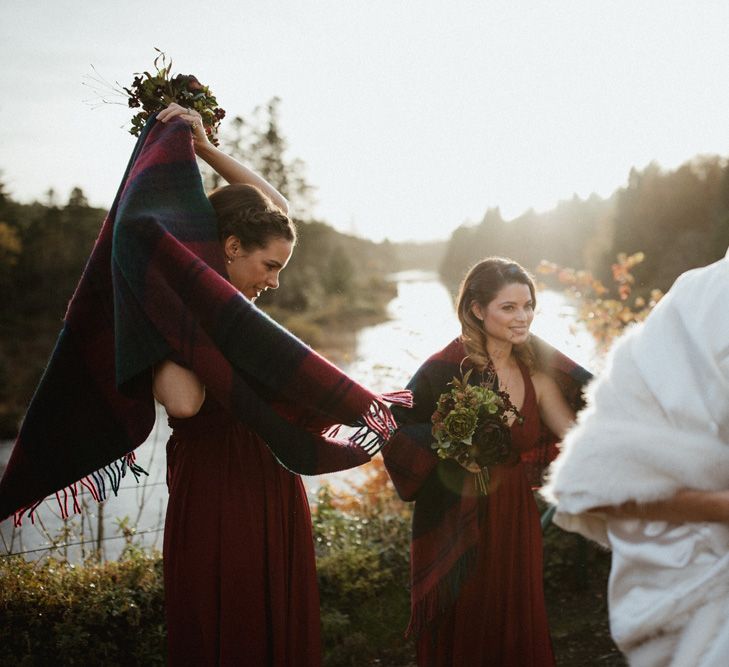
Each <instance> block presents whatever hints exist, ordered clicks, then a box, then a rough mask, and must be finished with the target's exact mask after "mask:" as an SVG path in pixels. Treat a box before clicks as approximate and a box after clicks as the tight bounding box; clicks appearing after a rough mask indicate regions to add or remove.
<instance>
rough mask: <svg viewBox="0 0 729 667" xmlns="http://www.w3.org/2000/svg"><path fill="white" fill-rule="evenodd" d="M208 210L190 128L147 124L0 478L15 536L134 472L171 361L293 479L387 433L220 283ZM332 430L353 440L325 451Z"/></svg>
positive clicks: (398, 398) (344, 460)
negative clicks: (156, 386)
mask: <svg viewBox="0 0 729 667" xmlns="http://www.w3.org/2000/svg"><path fill="white" fill-rule="evenodd" d="M224 276H225V269H224V265H223V254H222V251H221V246H220V241H219V238H218V232H217V223H216V218H215V213H214V210H213V209H212V206H211V205H210V203H209V201H208V199H207V197H206V195H205V192H204V190H203V186H202V181H201V177H200V171H199V169H198V167H197V163H196V161H195V154H194V151H193V146H192V137H191V133H190V129H189V127H188V126H187V124H185V123H184V122H182V121H179V120H175V121H172V122H169V123H167V124H165V123H161V122H156V120H155V119H154V118H153V119H151V120H150V122H149V123H148V125H147V127H146V128H145V130H144V132H143V133H142V135H141V136H140V138H139V140H138V142H137V145H136V147H135V149H134V152H133V154H132V157H131V160H130V162H129V165H128V167H127V170H126V173H125V175H124V179H123V181H122V184H121V187H120V189H119V191H118V193H117V195H116V198H115V200H114V203H113V205H112V208H111V210H110V212H109V214H108V216H107V218H106V220H105V221H104V223H103V225H102V228H101V231H100V234H99V237H98V239H97V241H96V243H95V245H94V249H93V251H92V254H91V256H90V258H89V260H88V262H87V265H86V267H85V269H84V272H83V275H82V277H81V280H80V282H79V284H78V286H77V288H76V291H75V293H74V295H73V297H72V299H71V301H70V304H69V306H68V310H67V313H66V316H65V319H64V324H63V328H62V331H61V333H60V336H59V338H58V341H57V343H56V347H55V349H54V352H53V354H52V357H51V359H50V362H49V364H48V366H47V368H46V370H45V373H44V375H43V377H42V379H41V382H40V384H39V386H38V388H37V389H36V393H35V395H34V397H33V399H32V401H31V404H30V406H29V408H28V411H27V413H26V416H25V418H24V420H23V423H22V425H21V429H20V432H19V434H18V438H17V440H16V442H15V446H14V448H13V451H12V454H11V458H10V460H9V462H8V466H7V469H6V470H5V474H4V476H3V478H2V481H0V519H4V518H6V517H8V516H10V515H11V514H13V513H15V521H16V524H19V523H20V521H21V518H22V517H23V515H24V514H28V515H29V516H30V517H31V519H33V512H34V510H35V508H36V507H37V506H38V505H39V504H40V502H41V501H42V499H43V498H45V497H46V496H48V495H50V494H53V493H55V494H56V497H57V499H58V502H59V504H60V506H61V513H62V515H63V516H68V514H69V512H71V511H79V510H80V508H79V503H78V500H77V496H78V493H79V491H80V490H81V486H83V487H85V488H87V489H88V490H89V491H90V492H91V494H92V495H93V497H94V498H95V499H97V500H100V499H103V498H105V497H106V493H107V488H108V487H111V489H112V490H114V492H116V490H117V489H118V486H119V481H120V479H121V478H122V477H123V476H124V475H125V474H126V473H127V471H131V472H132V473H133V474H134V475H135V477H136V476H138V475H139V474H140V472H144V471H142V470H141V469H140V468H139V467H138V466H137V465H136V464H135V462H134V449H135V448H136V447H137V446H138V445H140V444H141V443H142V442H143V441H144V440H145V439H146V437H147V436H148V434H149V433H150V431H151V429H152V426H153V424H154V421H155V404H154V399H153V397H152V379H153V368H154V366H155V364H158V363H159V362H161V361H162V360H164V359H173V360H175V361H177V362H178V363H180V364H182V365H184V366H186V367H188V368H190V369H192V370H193V371H194V372H195V373H197V375H198V376H199V377H200V378H201V380H202V381H203V382H204V384H205V385H206V387H207V390H208V391H209V392H211V393H212V395H213V396H214V398H215V399H216V400H217V401H218V402H219V403H221V404H222V405H223V406H224V407H225V408H226V409H228V410H229V411H230V412H232V413H233V414H234V415H236V416H237V417H238V418H239V419H240V420H241V421H243V422H245V423H247V424H249V425H250V426H251V427H252V428H253V429H255V430H256V431H257V432H258V434H259V435H260V436H261V437H262V438H263V439H264V440H265V441H266V442H267V443H268V445H269V447H270V448H271V450H272V451H273V453H274V454H275V456H276V457H277V459H278V460H279V461H280V462H281V463H282V464H283V465H284V466H286V467H287V468H289V469H290V470H292V471H294V472H297V473H302V474H306V475H315V474H320V473H324V472H331V471H336V470H344V469H347V468H351V467H354V466H358V465H360V464H362V463H364V462H366V461H368V460H369V458H370V456H371V455H372V454H373V453H374V452H375V451H377V450H378V449H379V447H381V446H382V444H384V442H385V441H386V440H387V438H389V437H390V435H391V434H392V432H393V431H394V428H395V422H394V420H393V418H392V414H391V413H390V411H389V409H388V407H387V406H386V405H385V404H384V403H383V400H389V401H391V402H394V403H397V402H404V403H406V404H407V403H408V402H409V394H408V393H407V392H395V393H393V394H388V395H382V396H378V395H375V394H373V393H372V392H370V391H368V390H367V389H366V388H364V387H362V386H361V385H359V384H357V383H356V382H354V381H353V380H352V379H351V378H349V377H348V376H347V375H345V374H344V373H342V372H341V371H340V370H339V369H337V368H336V367H335V366H333V365H332V364H330V363H329V362H328V361H326V360H325V359H324V358H322V357H321V356H319V355H318V354H316V353H315V352H314V351H313V350H311V349H310V348H309V347H307V346H306V345H304V344H303V343H302V342H300V341H299V340H298V339H296V338H295V337H294V336H293V335H291V334H290V333H289V332H288V331H286V330H285V329H283V328H282V327H280V326H279V325H278V324H276V323H275V322H274V321H273V320H272V319H270V318H269V317H267V316H266V315H265V314H264V313H263V312H262V311H260V310H259V309H257V308H256V307H255V306H254V305H253V304H252V303H251V302H250V301H248V300H247V299H246V298H245V297H243V296H242V295H241V294H240V293H239V292H238V291H237V290H236V289H235V288H234V287H233V286H232V285H231V284H230V283H229V282H228V280H227V279H226V278H225V277H224ZM339 424H347V425H352V426H356V427H358V428H357V430H355V431H354V433H353V435H351V436H350V437H349V438H346V439H345V438H337V437H336V435H337V433H338V426H337V425H339Z"/></svg>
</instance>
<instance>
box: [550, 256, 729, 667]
mask: <svg viewBox="0 0 729 667" xmlns="http://www.w3.org/2000/svg"><path fill="white" fill-rule="evenodd" d="M682 488H694V489H705V490H719V489H729V259H724V260H721V261H719V262H716V263H715V264H712V265H710V266H707V267H704V268H701V269H695V270H693V271H689V272H687V273H685V274H683V275H682V276H681V277H680V278H679V279H678V280H677V281H676V283H675V284H674V286H673V287H672V288H671V290H670V291H669V293H668V294H667V295H666V296H665V297H664V298H663V300H662V301H661V302H660V303H659V304H658V306H657V307H656V308H655V309H654V311H653V312H652V313H651V315H650V316H649V317H648V319H647V320H646V322H645V323H643V324H642V325H638V326H635V327H633V328H632V330H630V331H629V332H628V333H627V334H626V335H625V336H624V337H623V338H622V339H621V340H620V341H619V342H618V343H617V344H616V345H615V346H614V348H613V351H612V352H611V354H610V357H609V359H608V362H607V365H606V368H605V371H604V373H602V374H601V375H600V377H599V378H598V379H596V380H595V381H593V383H592V384H591V385H590V387H589V388H588V401H587V407H586V408H585V409H584V410H583V411H582V412H581V413H580V415H579V417H578V420H577V424H576V426H575V427H574V428H573V429H572V430H571V431H570V432H569V433H568V434H567V436H566V438H565V440H564V443H563V450H562V453H561V454H560V456H559V457H558V458H557V460H556V461H555V462H554V463H553V465H552V467H551V469H550V474H549V479H548V483H547V485H546V486H545V487H544V489H543V491H542V494H543V495H544V497H545V498H546V499H547V500H548V501H549V502H551V503H553V504H555V505H556V506H557V512H556V514H555V519H554V521H555V523H557V524H558V525H559V526H561V527H563V528H565V529H566V530H570V531H575V532H579V533H582V534H583V535H585V536H586V537H589V538H591V539H593V540H595V541H597V542H599V543H601V544H603V545H605V546H610V547H611V548H612V550H613V565H612V571H611V574H610V590H609V600H610V623H611V630H612V633H613V637H614V638H615V640H616V643H617V644H618V646H619V647H620V648H621V649H622V650H623V651H624V652H625V653H626V654H627V655H628V657H629V659H630V661H631V664H632V665H640V666H643V665H676V666H683V665H691V666H692V667H693V666H694V665H702V666H709V665H711V666H713V665H727V664H729V527H726V526H724V525H722V524H716V523H714V524H709V523H702V524H685V525H681V526H677V525H674V524H667V523H663V522H647V521H638V520H626V519H608V518H607V517H606V516H604V515H602V514H599V513H589V512H588V510H590V509H592V508H595V507H599V506H606V505H618V504H621V503H623V502H626V501H630V500H636V501H644V502H645V501H651V500H659V499H662V498H667V497H669V496H671V495H673V494H674V493H675V492H676V491H678V490H679V489H682ZM719 647H720V648H719Z"/></svg>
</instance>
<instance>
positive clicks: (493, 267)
mask: <svg viewBox="0 0 729 667" xmlns="http://www.w3.org/2000/svg"><path fill="white" fill-rule="evenodd" d="M513 283H521V284H522V285H526V286H527V287H528V288H529V292H530V293H531V296H532V303H533V304H534V307H535V308H536V305H537V295H536V289H535V287H534V280H533V278H532V277H531V275H529V273H528V272H527V270H526V269H525V268H524V267H523V266H521V265H520V264H517V263H516V262H514V261H513V260H511V259H506V258H504V257H487V258H486V259H482V260H481V261H480V262H479V263H478V264H476V265H475V266H473V267H472V268H471V270H470V271H469V272H468V273H467V274H466V277H465V278H464V279H463V282H462V283H461V288H460V290H459V291H458V299H457V306H456V311H457V313H458V319H459V320H460V322H461V338H462V340H463V345H464V347H465V348H466V352H467V353H468V356H469V357H470V359H471V361H473V363H474V365H475V366H476V367H477V368H483V367H484V366H486V363H487V360H488V352H487V351H486V333H485V332H484V330H483V322H481V320H479V319H478V318H477V317H476V316H475V315H474V314H473V312H472V311H471V306H473V304H474V303H477V304H479V305H480V306H481V307H482V308H486V306H488V305H489V303H491V302H492V301H493V300H494V299H495V298H496V295H497V294H498V293H499V291H500V290H501V289H503V288H504V287H506V285H511V284H513ZM514 353H515V354H516V356H517V357H519V359H521V361H523V362H524V363H525V364H526V365H527V367H528V368H529V369H530V370H534V365H535V358H534V353H533V351H532V349H531V346H530V345H529V342H526V343H524V344H523V345H516V346H514Z"/></svg>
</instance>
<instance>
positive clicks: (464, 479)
mask: <svg viewBox="0 0 729 667" xmlns="http://www.w3.org/2000/svg"><path fill="white" fill-rule="evenodd" d="M532 343H533V347H534V350H535V353H536V355H537V362H538V366H539V367H540V368H542V369H544V370H545V371H546V372H548V373H549V374H550V375H551V376H552V377H553V378H554V379H555V380H556V382H557V383H558V385H559V387H560V389H561V390H562V392H563V394H564V395H565V397H566V398H567V400H568V402H569V403H570V404H571V405H572V407H573V408H575V410H576V409H578V408H579V407H580V406H581V404H582V403H581V401H582V398H581V389H582V387H583V386H584V384H585V383H586V382H587V380H588V379H589V378H590V377H591V375H590V373H589V372H588V371H586V370H585V369H584V368H582V367H581V366H579V365H578V364H576V363H575V362H574V361H572V360H571V359H568V358H567V357H566V356H565V355H563V354H562V353H560V352H559V351H557V350H555V349H554V348H553V347H551V346H550V345H548V344H547V343H545V342H544V341H542V340H540V339H538V338H537V337H535V336H532ZM464 360H465V361H464ZM469 368H472V364H470V360H468V359H467V358H466V350H465V348H464V346H463V343H462V341H461V339H460V338H456V339H455V340H453V341H452V342H451V343H450V344H449V345H447V346H446V347H445V348H444V349H442V350H441V351H440V352H437V353H436V354H434V355H433V356H431V357H430V358H429V359H428V360H427V361H426V362H425V363H424V364H423V365H422V366H421V367H420V368H419V369H418V371H417V372H416V373H415V375H414V376H413V378H412V379H411V381H410V383H409V384H408V389H410V390H412V392H413V401H414V407H413V408H411V409H405V408H402V407H395V408H393V413H394V414H395V418H396V419H397V421H398V424H399V426H400V428H399V429H398V431H397V433H396V434H395V436H394V437H393V438H392V439H391V440H390V442H389V443H388V444H387V445H385V447H384V448H383V450H382V454H383V457H384V460H385V465H386V467H387V470H388V472H389V473H390V477H391V478H392V481H393V483H394V485H395V488H396V489H397V492H398V494H399V495H400V497H401V498H402V499H403V500H407V501H415V507H414V512H413V525H412V541H411V544H410V575H411V582H410V583H411V616H410V624H409V626H408V629H407V635H410V634H415V635H417V634H419V633H420V632H421V631H422V630H424V629H425V628H426V627H428V626H429V625H430V624H431V623H432V622H433V621H434V620H436V619H437V617H438V616H439V615H440V614H441V613H442V612H444V611H445V610H447V609H448V608H449V607H450V606H451V605H452V604H453V603H454V602H455V601H456V599H457V597H458V592H459V590H460V587H461V584H462V583H463V581H464V580H465V579H466V578H467V577H468V575H469V574H470V572H471V571H472V569H473V566H474V562H475V557H476V548H477V544H478V536H479V525H478V493H477V492H476V490H475V486H474V479H475V475H472V474H470V473H469V472H468V471H466V470H465V469H464V468H463V467H461V466H460V465H458V464H457V463H456V462H454V461H451V460H441V459H439V458H438V456H437V455H436V454H435V453H434V452H433V450H432V448H431V445H432V443H433V437H432V435H431V427H432V424H431V420H430V418H431V415H432V414H433V412H434V410H435V406H436V403H437V400H438V397H439V396H440V395H441V394H442V393H443V392H444V391H447V390H448V387H447V384H448V383H449V382H450V381H451V380H452V379H453V378H454V377H459V376H460V375H461V373H462V372H464V373H465V372H466V371H467V370H468V369H469ZM557 454H558V447H557V438H556V437H555V436H554V434H552V433H551V431H549V430H548V429H547V428H546V427H545V426H543V427H542V434H541V436H540V440H539V443H538V445H537V446H536V447H535V448H534V449H532V450H530V451H529V452H528V453H523V454H522V455H521V462H522V464H523V466H524V470H525V473H526V475H527V478H528V479H529V482H530V483H531V484H532V486H533V487H534V488H536V487H538V486H539V485H540V484H541V478H542V473H543V471H544V470H545V468H546V467H547V466H548V464H549V463H550V462H551V461H552V460H553V459H554V458H555V457H556V455H557Z"/></svg>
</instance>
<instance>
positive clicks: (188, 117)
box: [157, 102, 209, 150]
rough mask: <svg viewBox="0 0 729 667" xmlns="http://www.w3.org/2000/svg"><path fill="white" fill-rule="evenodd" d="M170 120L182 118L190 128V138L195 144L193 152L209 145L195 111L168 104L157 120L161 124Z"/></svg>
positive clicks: (198, 115) (175, 104) (200, 118)
mask: <svg viewBox="0 0 729 667" xmlns="http://www.w3.org/2000/svg"><path fill="white" fill-rule="evenodd" d="M172 118H182V120H184V121H185V122H186V123H187V124H188V125H189V126H190V129H191V130H192V137H193V140H194V142H195V150H197V149H198V147H200V146H204V145H205V144H207V143H209V141H208V135H207V133H206V132H205V127H204V126H203V122H202V117H201V116H200V114H199V113H198V112H197V111H195V110H194V109H187V108H185V107H183V106H180V105H179V104H177V102H172V104H170V105H169V106H168V107H167V108H165V109H162V111H160V112H159V113H158V114H157V120H160V121H162V122H163V123H166V122H168V121H169V120H171V119H172Z"/></svg>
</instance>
